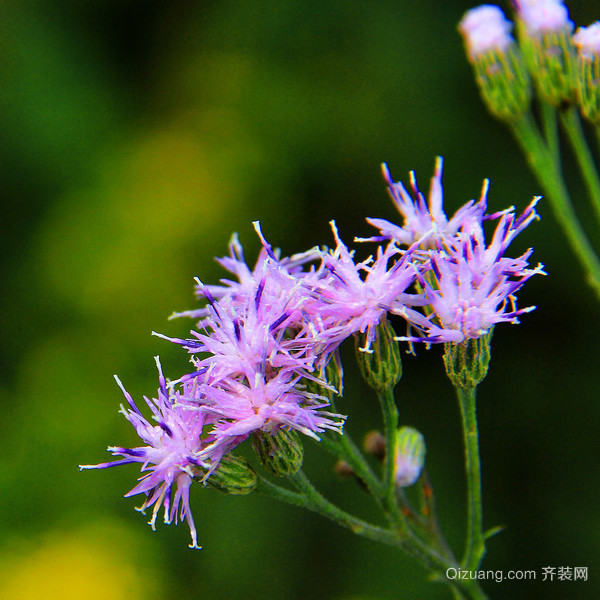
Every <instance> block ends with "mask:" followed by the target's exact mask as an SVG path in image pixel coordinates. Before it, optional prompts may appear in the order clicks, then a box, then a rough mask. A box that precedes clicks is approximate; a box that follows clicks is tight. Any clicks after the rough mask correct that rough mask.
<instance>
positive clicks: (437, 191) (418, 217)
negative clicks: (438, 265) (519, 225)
mask: <svg viewBox="0 0 600 600" xmlns="http://www.w3.org/2000/svg"><path fill="white" fill-rule="evenodd" d="M442 166H443V161H442V158H441V157H439V156H438V158H437V160H436V163H435V171H434V174H433V177H432V179H431V186H430V188H429V197H428V199H427V200H426V199H425V196H424V195H423V194H422V193H421V192H420V191H419V188H418V186H417V179H416V176H415V173H414V171H411V172H410V185H411V189H412V192H413V194H412V195H411V194H410V193H409V192H408V191H407V190H406V188H405V187H404V185H403V184H402V182H400V181H398V182H394V181H393V179H392V177H391V175H390V173H389V171H388V168H387V165H385V164H384V165H383V175H384V177H385V179H386V181H387V183H388V186H389V187H388V189H389V193H390V196H391V198H392V200H393V202H394V204H395V205H396V208H397V209H398V212H399V213H400V214H401V215H402V217H403V218H404V223H403V224H402V226H398V225H395V224H393V223H390V222H389V221H386V220H385V219H373V218H370V219H367V222H368V223H369V224H371V225H373V226H374V227H376V228H377V229H379V231H380V235H379V236H375V237H371V238H366V239H362V238H361V239H359V240H358V241H382V240H393V241H395V242H396V243H398V244H403V245H406V246H411V245H412V244H414V243H416V242H420V243H421V247H423V248H426V247H433V246H435V240H434V238H435V236H438V235H443V234H446V235H454V234H455V233H456V232H457V231H458V230H459V229H460V228H461V227H462V226H463V225H464V224H465V223H467V222H470V221H473V220H474V221H478V222H481V221H482V219H483V218H484V213H485V210H486V207H487V204H486V196H487V190H488V181H487V180H485V181H484V185H483V189H482V191H481V196H480V198H479V200H478V201H477V202H475V201H474V200H471V201H469V202H467V203H466V204H465V205H464V206H462V207H461V208H459V209H458V210H457V211H456V213H455V214H454V215H453V216H452V218H451V219H450V220H448V218H447V217H446V214H445V213H444V208H443V202H444V195H443V194H444V193H443V187H442Z"/></svg>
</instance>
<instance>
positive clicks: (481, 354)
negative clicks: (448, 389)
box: [444, 329, 493, 388]
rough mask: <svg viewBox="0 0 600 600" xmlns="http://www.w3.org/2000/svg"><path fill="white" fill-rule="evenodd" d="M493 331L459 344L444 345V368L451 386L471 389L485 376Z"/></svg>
mask: <svg viewBox="0 0 600 600" xmlns="http://www.w3.org/2000/svg"><path fill="white" fill-rule="evenodd" d="M492 334H493V329H490V330H489V331H488V333H486V334H485V335H482V336H481V337H478V338H475V339H473V338H469V339H467V340H465V341H464V342H461V343H460V344H449V343H448V344H444V366H445V367H446V374H447V375H448V377H449V379H450V381H452V385H454V386H455V387H461V388H472V387H476V386H477V385H479V384H480V383H481V382H482V381H483V380H484V379H485V376H486V375H487V370H488V365H489V363H490V342H491V339H492Z"/></svg>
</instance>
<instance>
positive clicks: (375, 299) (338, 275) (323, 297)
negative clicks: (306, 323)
mask: <svg viewBox="0 0 600 600" xmlns="http://www.w3.org/2000/svg"><path fill="white" fill-rule="evenodd" d="M331 227H332V230H333V234H334V237H335V241H336V247H335V250H333V251H330V252H329V253H328V254H326V255H325V256H324V257H323V271H324V272H325V273H328V276H327V277H325V276H324V277H323V278H322V279H321V280H320V281H317V282H314V283H313V286H312V288H311V289H310V291H309V294H307V296H308V298H307V302H306V305H305V307H306V312H307V313H308V315H309V316H310V317H311V322H312V323H313V325H314V326H315V327H319V328H320V331H319V333H318V334H316V335H315V337H316V338H318V339H321V340H322V341H323V342H324V344H325V345H326V346H328V347H329V350H333V349H335V348H336V347H337V346H338V345H339V344H340V343H341V342H342V341H343V340H344V339H346V338H347V337H349V336H350V335H352V334H353V333H358V332H361V333H365V334H366V343H365V346H364V347H363V348H361V350H363V351H365V352H370V346H371V343H372V342H373V341H374V339H375V336H376V334H377V331H376V330H377V325H378V324H379V323H380V321H381V320H382V319H383V318H384V317H385V316H386V314H387V313H388V312H392V313H397V314H402V315H403V316H404V317H405V318H407V319H410V315H411V314H412V313H413V312H414V311H413V310H412V309H410V308H408V307H410V306H415V305H422V304H424V303H425V300H424V298H423V297H422V296H421V295H419V294H412V293H409V292H408V291H407V290H408V288H410V286H411V284H412V283H413V282H414V281H415V279H416V276H417V270H418V267H417V266H416V265H415V264H413V262H412V260H411V254H412V252H413V251H415V250H416V249H415V248H414V247H413V248H411V249H410V250H409V251H401V250H400V249H399V248H398V247H397V246H395V245H394V244H393V243H391V244H388V245H387V247H386V248H385V249H384V248H382V247H378V249H377V255H376V256H375V258H373V257H372V256H371V257H369V258H368V259H367V260H365V261H363V262H360V263H356V262H355V261H354V257H353V254H354V252H351V251H349V250H348V248H347V246H346V245H345V244H344V243H343V242H342V240H341V238H340V237H339V234H338V231H337V227H336V226H335V223H334V222H333V221H332V222H331Z"/></svg>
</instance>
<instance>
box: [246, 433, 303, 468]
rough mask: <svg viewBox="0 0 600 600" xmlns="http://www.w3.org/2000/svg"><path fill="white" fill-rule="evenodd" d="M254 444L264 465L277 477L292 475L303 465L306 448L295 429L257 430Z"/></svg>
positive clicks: (253, 439) (253, 440)
mask: <svg viewBox="0 0 600 600" xmlns="http://www.w3.org/2000/svg"><path fill="white" fill-rule="evenodd" d="M252 446H253V447H254V450H255V452H256V454H258V457H259V459H260V461H261V463H262V464H263V466H264V467H265V468H266V469H267V470H268V471H270V472H271V473H272V474H273V475H276V476H277V477H291V476H292V475H295V474H296V473H297V472H298V471H299V470H300V469H301V467H302V462H303V460H304V448H303V446H302V441H301V440H300V437H299V436H298V434H297V433H296V432H295V431H292V430H289V431H288V430H286V429H279V430H277V431H275V432H273V433H267V432H264V431H258V432H256V433H255V434H254V435H253V437H252Z"/></svg>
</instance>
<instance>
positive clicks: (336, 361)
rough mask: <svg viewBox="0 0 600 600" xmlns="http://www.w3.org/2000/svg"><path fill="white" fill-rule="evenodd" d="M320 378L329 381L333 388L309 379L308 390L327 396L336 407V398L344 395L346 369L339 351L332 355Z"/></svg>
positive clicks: (307, 382)
mask: <svg viewBox="0 0 600 600" xmlns="http://www.w3.org/2000/svg"><path fill="white" fill-rule="evenodd" d="M319 378H320V379H321V380H323V381H325V382H327V384H329V386H331V388H332V389H330V388H326V387H323V386H322V385H320V384H319V383H317V382H316V381H311V380H310V379H307V381H306V388H307V390H308V391H309V392H311V393H313V394H317V395H318V396H323V397H325V398H327V400H328V401H329V403H330V404H331V406H332V407H334V409H335V402H336V399H337V398H338V397H340V396H341V395H342V392H343V389H344V369H343V367H342V361H341V359H340V356H339V354H338V353H337V352H334V354H333V355H332V356H331V358H330V359H329V361H328V363H327V364H326V365H325V368H324V369H323V370H322V371H321V373H320V374H319Z"/></svg>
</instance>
